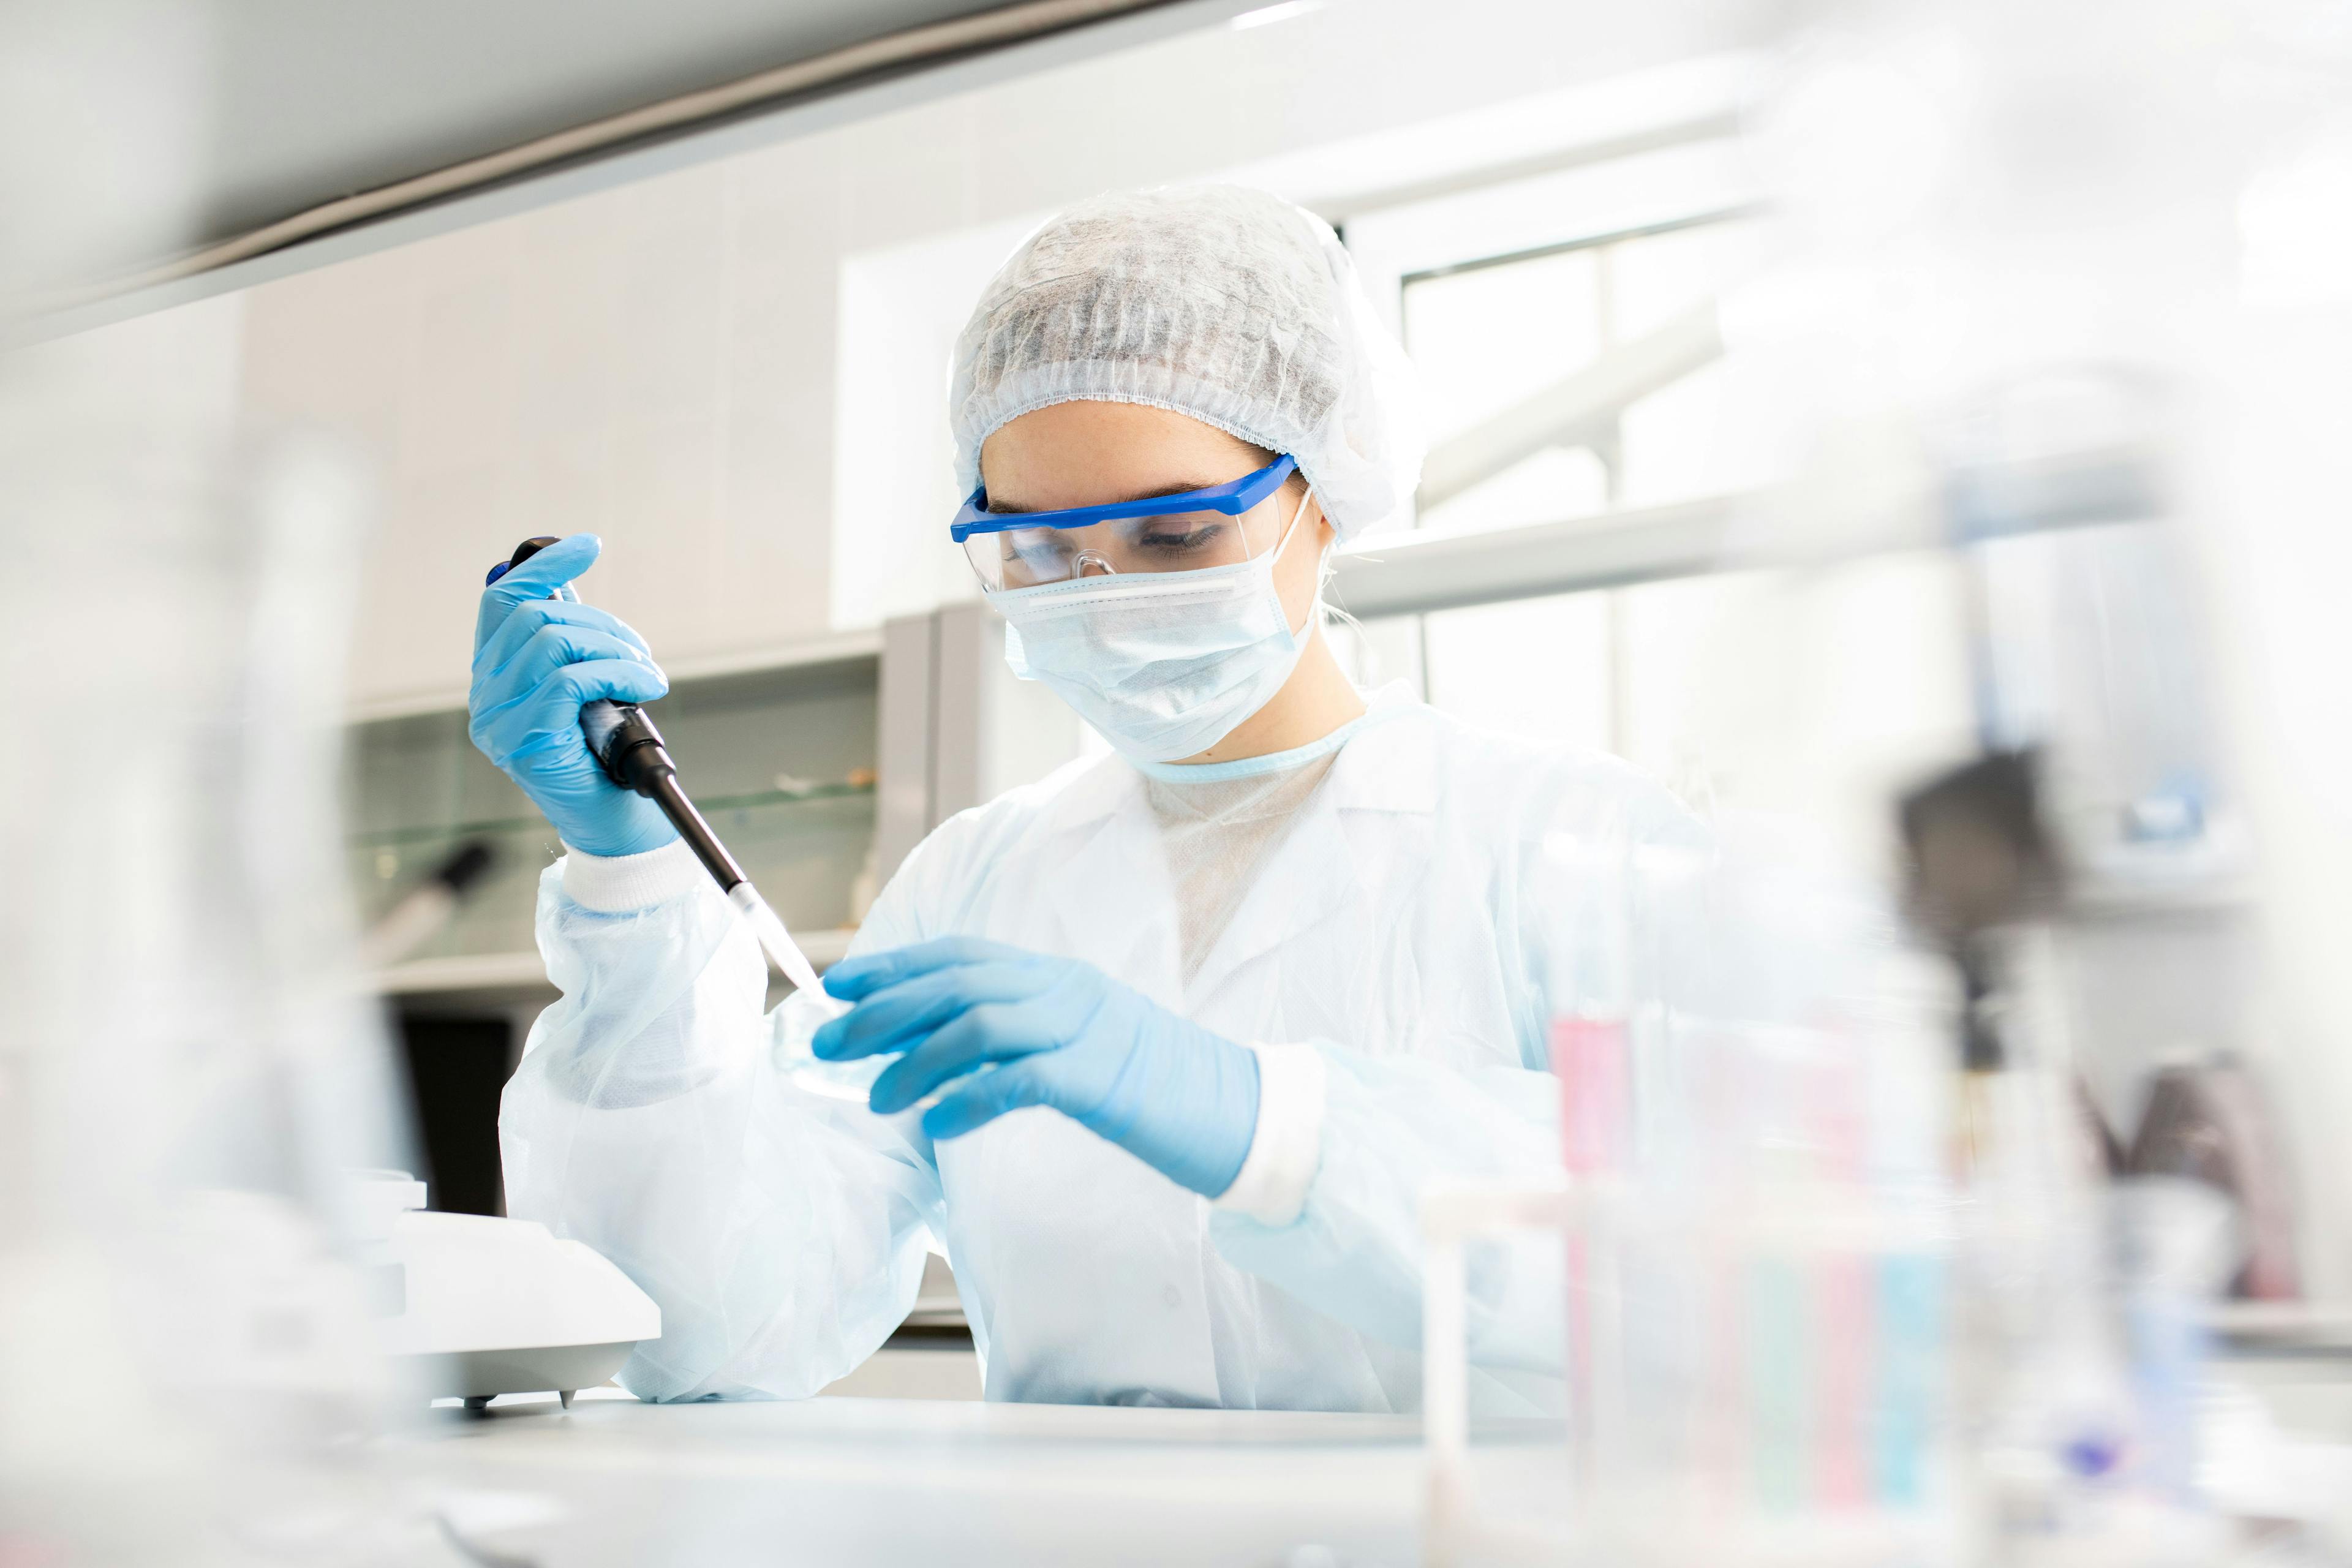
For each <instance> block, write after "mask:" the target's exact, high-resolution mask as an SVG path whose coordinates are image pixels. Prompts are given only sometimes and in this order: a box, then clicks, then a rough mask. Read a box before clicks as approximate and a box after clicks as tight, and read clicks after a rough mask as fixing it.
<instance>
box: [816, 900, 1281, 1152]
mask: <svg viewBox="0 0 2352 1568" xmlns="http://www.w3.org/2000/svg"><path fill="white" fill-rule="evenodd" d="M824 988H825V990H826V991H828V992H830V993H831V994H834V995H835V996H837V997H839V998H841V999H842V1000H843V1001H845V1002H855V1003H856V1004H857V1005H856V1006H855V1007H853V1008H851V1009H850V1010H849V1011H848V1012H847V1013H845V1014H843V1015H842V1016H840V1017H838V1018H835V1019H833V1020H831V1021H830V1022H828V1023H826V1024H825V1025H824V1026H822V1027H820V1028H819V1029H818V1030H817V1031H816V1035H815V1037H814V1039H813V1040H812V1041H811V1042H810V1047H809V1048H810V1049H811V1050H812V1051H813V1052H814V1054H815V1055H817V1056H819V1057H822V1058H824V1059H825V1060H827V1061H847V1060H849V1059H851V1058H856V1057H870V1056H876V1055H879V1054H883V1053H887V1052H904V1053H905V1054H904V1055H903V1056H901V1057H900V1058H898V1060H897V1061H895V1062H893V1063H891V1064H890V1066H889V1067H888V1068H885V1069H884V1071H883V1073H882V1075H881V1076H880V1077H879V1078H877V1079H875V1080H874V1088H873V1090H872V1092H871V1093H870V1095H869V1096H868V1103H869V1104H871V1105H872V1106H873V1108H874V1109H875V1110H877V1111H878V1112H880V1113H882V1114H884V1115H888V1114H890V1113H892V1112H894V1111H899V1110H905V1109H907V1107H908V1106H910V1105H912V1104H914V1103H915V1102H916V1101H917V1100H921V1099H922V1098H923V1097H924V1096H926V1095H928V1094H929V1093H931V1092H932V1091H933V1090H935V1089H940V1087H941V1086H942V1085H950V1084H951V1085H952V1087H950V1088H949V1089H948V1090H947V1092H946V1093H945V1094H943V1095H942V1096H941V1097H940V1101H939V1103H938V1104H936V1105H934V1106H932V1107H931V1108H930V1109H929V1110H927V1111H925V1112H924V1113H923V1131H926V1132H928V1133H929V1134H930V1135H931V1136H932V1137H933V1138H955V1137H960V1136H961V1135H962V1134H963V1133H966V1132H970V1131H972V1130H973V1129H974V1128H976V1127H981V1126H984V1125H985V1124H987V1123H988V1122H990V1121H994V1120H995V1119H996V1118H997V1117H999V1116H1002V1115H1003V1114H1004V1113H1005V1112H1006V1111H1008V1110H1019V1109H1021V1108H1022V1107H1023V1106H1024V1105H1050V1106H1052V1107H1053V1108H1054V1109H1055V1110H1058V1111H1060V1112H1061V1113H1062V1114H1063V1115H1065V1116H1067V1117H1069V1118H1070V1119H1071V1120H1072V1121H1076V1122H1077V1123H1078V1124H1079V1125H1080V1126H1082V1127H1084V1128H1086V1129H1087V1130H1088V1131H1092V1132H1096V1133H1098V1134H1100V1135H1101V1136H1103V1137H1105V1138H1108V1139H1109V1140H1110V1141H1111V1142H1114V1143H1116V1144H1118V1146H1119V1147H1120V1148H1122V1149H1125V1150H1126V1151H1128V1152H1129V1153H1131V1154H1133V1155H1135V1156H1136V1157H1137V1158H1139V1159H1140V1160H1141V1161H1143V1162H1144V1163H1146V1164H1148V1165H1150V1166H1151V1167H1152V1168H1153V1169H1155V1170H1157V1171H1159V1172H1160V1173H1162V1174H1164V1175H1166V1176H1167V1177H1168V1178H1169V1179H1171V1181H1174V1182H1176V1183H1177V1184H1179V1185H1181V1186H1186V1187H1190V1188H1192V1191H1194V1192H1196V1193H1199V1194H1202V1196H1204V1197H1215V1196H1216V1195H1217V1194H1220V1193H1222V1192H1223V1191H1224V1190H1225V1189H1226V1188H1227V1187H1230V1186H1232V1185H1233V1184H1234V1177H1235V1176H1236V1175H1238V1174H1239V1173H1241V1168H1242V1160H1243V1158H1244V1156H1246V1155H1247V1154H1248V1153H1249V1147H1250V1140H1251V1139H1252V1138H1253V1137H1254V1136H1255V1134H1256V1132H1257V1057H1256V1054H1255V1052H1252V1051H1250V1050H1247V1049H1245V1048H1244V1047H1241V1046H1237V1045H1235V1044H1234V1042H1233V1041H1231V1040H1228V1039H1225V1038H1223V1037H1221V1036H1217V1035H1213V1034H1211V1033H1210V1032H1209V1031H1208V1030H1206V1029H1203V1028H1202V1027H1201V1026H1199V1025H1197V1024H1194V1023H1192V1021H1191V1020H1189V1019H1185V1018H1180V1017H1178V1016H1176V1015H1175V1014H1173V1013H1171V1012H1170V1011H1168V1009H1167V1008H1165V1007H1162V1006H1160V1005H1159V1004H1158V1003H1156V1002H1153V1001H1151V1000H1150V999H1149V998H1147V997H1145V996H1144V995H1142V994H1140V993H1139V992H1136V991H1132V990H1129V988H1128V987H1126V986H1124V985H1121V984H1119V983H1118V982H1117V981H1115V980H1113V979H1111V978H1110V977H1109V976H1108V975H1107V974H1105V973H1103V972H1102V971H1101V970H1099V969H1097V968H1096V967H1095V966H1094V965H1093V964H1091V963H1080V962H1079V961H1078V960H1076V959H1074V958H1049V957H1047V956H1045V954H1043V953H1036V952H1026V951H1024V949H1021V948H1017V947H1007V946H1006V945H1004V944H1003V942H982V941H981V940H980V939H979V938H977V937H953V936H951V937H943V938H941V939H940V940H939V941H936V942H917V943H916V944H914V945H913V946H911V947H901V948H893V949H891V950H889V951H887V952H870V953H866V954H864V955H863V956H861V957H857V958H847V959H844V960H843V961H842V962H840V963H836V964H835V965H834V966H833V968H832V969H830V970H828V971H827V972H826V973H825V977H824ZM991 1064H994V1065H993V1066H992V1065H991ZM982 1068H986V1069H987V1070H985V1071H982V1070H978V1069H982ZM967 1074H970V1075H971V1076H969V1077H966V1076H965V1075H967ZM957 1079H961V1082H956V1081H954V1080H957Z"/></svg>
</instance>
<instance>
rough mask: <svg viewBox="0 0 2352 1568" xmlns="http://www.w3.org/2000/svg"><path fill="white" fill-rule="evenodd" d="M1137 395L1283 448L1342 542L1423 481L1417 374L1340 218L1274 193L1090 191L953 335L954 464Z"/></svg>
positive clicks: (1196, 188)
mask: <svg viewBox="0 0 2352 1568" xmlns="http://www.w3.org/2000/svg"><path fill="white" fill-rule="evenodd" d="M1078 400H1092V401H1099V402H1106V403H1145V404H1150V405H1153V406H1154V407H1159V408H1170V409H1173V410H1175V411H1176V412H1177V413H1179V414H1189V415H1191V416H1192V417H1193V418H1195V419H1199V420H1202V422H1204V423H1206V424H1210V425H1213V426H1217V427H1218V428H1219V429H1221V430H1224V431H1226V432H1228V433H1230V434H1232V435H1234V436H1238V437H1241V438H1242V439H1243V440H1244V441H1250V442H1254V443H1255V444H1256V445H1258V446H1260V447H1266V448H1268V449H1269V450H1272V451H1275V452H1287V453H1289V454H1290V455H1291V456H1292V457H1293V458H1297V460H1298V467H1299V468H1300V470H1301V471H1302V472H1303V473H1305V474H1306V476H1307V479H1309V480H1311V481H1312V482H1313V484H1314V486H1315V493H1316V495H1317V496H1318V497H1319V498H1320V499H1321V500H1322V503H1323V508H1324V510H1325V512H1326V513H1327V514H1328V516H1329V517H1330V519H1331V522H1332V526H1333V527H1335V528H1336V529H1338V530H1339V535H1340V537H1341V538H1343V539H1351V538H1353V537H1355V536H1356V535H1358V534H1360V533H1361V532H1363V531H1365V530H1366V529H1369V528H1373V527H1376V526H1378V525H1379V524H1380V523H1381V522H1383V521H1386V520H1388V519H1389V518H1390V517H1391V516H1393V515H1395V514H1396V513H1398V512H1400V511H1402V510H1403V509H1404V507H1405V505H1406V504H1407V502H1408V501H1409V500H1411V498H1412V490H1413V486H1414V484H1415V483H1416V482H1417V481H1418V479H1419V478H1420V474H1421V459H1422V450H1423V437H1422V429H1421V421H1420V417H1419V407H1418V399H1417V398H1416V396H1415V395H1414V388H1413V383H1412V367H1411V366H1410V365H1409V364H1408V363H1407V362H1406V360H1405V357H1404V352H1403V350H1402V349H1401V348H1400V347H1399V346H1398V344H1397V342H1396V340H1395V338H1394V337H1392V336H1391V334H1390V333H1389V332H1388V331H1387V330H1386V329H1385V328H1383V327H1382V326H1381V324H1380V322H1379V321H1376V320H1375V319H1374V318H1373V316H1372V312H1371V307H1370V302H1369V301H1367V300H1365V298H1364V291H1363V288H1362V286H1361V285H1360V284H1359V283H1358V282H1357V280H1356V272H1355V267H1354V264H1353V263H1351V262H1350V261H1349V258H1348V253H1347V251H1346V250H1345V249H1344V248H1343V247H1341V246H1340V244H1339V236H1337V235H1335V234H1333V233H1332V232H1331V228H1330V226H1329V225H1328V224H1326V223H1325V222H1324V221H1323V220H1322V219H1321V218H1318V217H1317V216H1315V215H1314V214H1312V213H1310V212H1308V211H1307V210H1306V209H1305V208H1303V207H1297V206H1293V205H1291V204H1289V203H1288V202H1286V201H1284V200H1282V199H1281V198H1280V197H1278V196H1273V195H1267V194H1266V193H1265V192H1263V191H1253V190H1244V189H1243V188H1241V187H1239V186H1235V185H1179V186H1168V187H1163V188H1161V189H1159V190H1150V191H1126V192H1120V193H1118V194H1115V195H1103V196H1097V197H1096V198H1094V199H1093V200H1091V201H1088V202H1086V203H1083V204H1081V205H1078V206H1075V207H1072V208H1071V209H1070V210H1068V211H1067V212H1065V213H1063V214H1061V215H1060V216H1057V217H1055V218H1054V219H1052V220H1051V221H1050V222H1048V223H1047V224H1046V225H1045V226H1044V227H1043V228H1041V229H1039V230H1038V231H1037V232H1036V233H1034V234H1033V235H1031V236H1030V237H1028V239H1027V240H1026V241H1024V243H1023V244H1022V246H1021V248H1020V249H1018V250H1016V251H1014V252H1013V258H1012V259H1011V260H1009V261H1007V262H1006V263H1005V264H1004V266H1003V268H1000V269H999V270H998V272H997V274H996V276H995V278H994V279H992V280H991V281H990V283H989V285H988V287H987V288H986V289H983V290H982V293H981V296H980V303H979V304H978V305H976V306H975V307H973V310H972V313H971V321H969V322H968V323H966V325H965V327H964V330H963V335H962V336H961V338H960V339H958V340H957V342H956V353H955V364H954V368H953V371H952V373H951V374H950V381H949V388H948V420H949V423H950V425H951V426H953V428H954V431H955V442H956V471H957V477H958V479H959V481H960V483H961V488H962V489H963V491H964V493H966V494H969V493H971V491H972V490H973V489H977V488H978V486H979V484H980V445H981V443H982V441H985V440H987V439H988V437H989V436H990V435H991V434H992V433H993V432H994V431H995V430H996V429H997V428H998V427H999V426H1003V425H1004V424H1005V423H1007V422H1008V421H1010V420H1013V419H1017V418H1019V417H1020V416H1022V415H1024V414H1027V413H1029V412H1031V411H1033V410H1034V409H1039V408H1043V407H1045V406H1046V405H1049V404H1055V403H1069V402H1075V401H1078Z"/></svg>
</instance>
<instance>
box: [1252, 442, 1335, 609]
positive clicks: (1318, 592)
mask: <svg viewBox="0 0 2352 1568" xmlns="http://www.w3.org/2000/svg"><path fill="white" fill-rule="evenodd" d="M1314 499H1315V485H1314V482H1313V481H1312V480H1309V481H1308V483H1307V489H1305V490H1303V491H1301V492H1300V493H1299V497H1298V504H1297V506H1295V507H1293V508H1291V509H1290V526H1289V527H1287V528H1286V529H1284V530H1283V531H1282V538H1281V539H1280V540H1278V541H1277V542H1276V544H1275V547H1274V553H1273V554H1272V555H1270V556H1268V557H1267V558H1266V564H1267V566H1268V567H1269V568H1271V567H1272V565H1273V564H1274V563H1275V562H1276V561H1279V560H1281V559H1282V552H1284V551H1286V550H1287V549H1289V548H1290V536H1291V535H1292V534H1294V533H1297V531H1298V523H1299V520H1300V519H1302V518H1304V517H1305V516H1306V515H1307V502H1308V501H1311V500H1314ZM1316 512H1317V515H1318V516H1319V515H1321V512H1322V508H1321V507H1320V506H1319V505H1318V507H1317V508H1316ZM1330 580H1331V547H1330V546H1329V545H1328V544H1327V545H1325V546H1324V547H1323V558H1322V559H1321V560H1320V561H1318V562H1317V563H1315V597H1314V598H1313V599H1311V600H1309V601H1308V602H1307V618H1306V619H1305V620H1303V621H1301V622H1300V623H1299V624H1298V625H1297V626H1291V625H1290V612H1289V611H1287V610H1285V611H1284V612H1283V616H1282V619H1283V625H1284V626H1285V627H1286V629H1287V630H1288V631H1289V633H1290V636H1291V638H1292V640H1293V641H1299V640H1302V639H1304V638H1306V637H1309V636H1311V635H1313V634H1314V633H1315V632H1316V631H1318V630H1320V629H1321V626H1322V621H1323V616H1324V615H1325V614H1326V613H1328V610H1329V608H1330V606H1329V605H1326V604H1324V602H1323V584H1326V583H1328V582H1329V581H1330ZM1276 602H1277V603H1279V602H1280V595H1276Z"/></svg>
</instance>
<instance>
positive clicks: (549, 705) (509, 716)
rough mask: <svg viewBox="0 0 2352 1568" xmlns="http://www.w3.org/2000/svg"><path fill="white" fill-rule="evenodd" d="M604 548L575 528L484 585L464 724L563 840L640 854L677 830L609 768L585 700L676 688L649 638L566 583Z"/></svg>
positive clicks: (649, 696)
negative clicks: (591, 734)
mask: <svg viewBox="0 0 2352 1568" xmlns="http://www.w3.org/2000/svg"><path fill="white" fill-rule="evenodd" d="M603 549H604V543H603V542H602V541H600V540H599V539H598V538H597V537H596V536H595V535H594V534H593V533H575V534H572V535H571V536H570V537H569V538H566V539H562V540H559V541H557V542H555V543H553V544H551V545H549V546H548V547H547V548H546V549H544V550H542V551H541V552H539V553H538V554H536V555H533V556H532V557H531V558H530V560H528V561H526V562H524V563H522V564H521V565H520V566H518V567H516V568H514V569H513V570H512V571H510V572H509V573H507V574H505V575H504V576H502V577H500V578H499V580H498V581H497V582H495V583H493V584H490V585H489V586H488V587H487V588H485V589H483V590H482V607H481V613H480V615H479V616H478V618H477V619H476V620H475V622H474V678H473V687H472V689H471V691H470V692H469V693H468V695H467V704H466V705H467V713H468V715H469V718H470V722H469V723H468V724H467V734H468V735H469V736H471V737H472V738H473V742H474V744H475V746H476V747H477V748H478V750H479V751H480V752H481V753H482V754H483V755H484V756H486V757H488V758H489V759H490V761H491V762H493V763H497V764H498V765H499V769H500V770H501V771H503V772H504V773H506V775H507V776H508V777H509V778H510V779H512V780H514V782H515V783H516V784H519V785H520V786H521V787H522V792H523V794H525V795H529V796H530V799H531V804H532V805H536V806H538V807H539V809H540V810H541V811H543V812H545V813H546V814H547V819H548V821H550V822H551V823H553V824H554V825H555V830H556V831H557V832H558V833H560V834H562V836H563V842H564V843H565V844H567V845H569V846H571V847H572V848H574V849H579V850H584V851H586V852H587V853H588V854H591V855H637V854H642V853H643V852H645V851H646V850H648V849H658V848H660V847H662V846H663V845H665V844H667V843H668V842H670V841H671V840H672V839H674V838H676V837H677V828H675V827H672V826H670V824H669V819H668V818H667V817H666V816H662V814H661V811H660V809H659V808H658V807H656V805H654V803H653V802H651V801H649V800H647V799H646V798H645V797H644V796H642V795H632V794H631V793H630V792H628V791H627V790H625V789H623V788H621V786H620V785H618V784H614V782H613V781H612V780H611V779H609V778H606V777H605V776H604V769H603V768H601V767H599V766H598V765H597V763H596V759H595V758H594V757H593V756H591V755H590V754H589V752H588V742H587V740H586V738H585V737H584V736H583V735H582V734H581V732H580V709H581V706H582V705H583V703H589V702H593V701H595V700H597V699H598V698H610V699H612V700H614V701H615V702H650V701H652V700H654V699H656V698H657V697H660V696H663V695H664V694H666V693H667V691H668V690H669V679H668V678H667V677H666V676H665V675H663V674H662V672H661V668H660V667H659V666H658V665H656V664H655V663H654V658H653V654H652V651H651V650H650V649H648V648H647V647H646V642H645V639H644V638H643V637H639V636H637V634H636V633H635V632H633V631H631V630H630V629H629V628H628V627H627V626H625V625H624V624H623V623H622V622H621V621H620V619H619V618H618V617H616V616H611V615H607V614H606V613H605V612H604V611H603V610H599V609H596V608H594V607H593V606H592V605H583V604H581V603H580V602H579V600H578V598H577V596H576V595H572V593H571V590H570V588H569V586H568V584H570V583H571V582H572V579H573V578H574V577H577V576H579V575H580V574H582V573H583V572H585V571H587V570H588V568H589V567H591V566H593V565H594V564H595V563H596V557H597V555H598V554H599V553H600V552H602V551H603ZM559 594H560V595H562V597H551V596H550V595H559Z"/></svg>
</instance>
